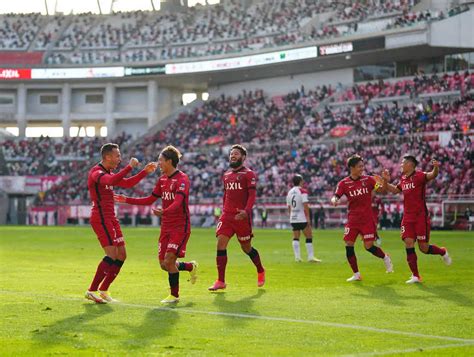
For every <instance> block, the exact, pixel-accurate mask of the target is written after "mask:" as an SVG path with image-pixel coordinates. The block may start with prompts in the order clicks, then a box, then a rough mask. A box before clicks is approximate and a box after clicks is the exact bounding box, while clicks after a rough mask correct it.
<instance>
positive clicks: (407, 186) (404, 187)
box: [402, 182, 415, 191]
mask: <svg viewBox="0 0 474 357" xmlns="http://www.w3.org/2000/svg"><path fill="white" fill-rule="evenodd" d="M413 188H415V184H414V183H413V182H410V183H405V184H403V185H402V191H406V190H411V189H413Z"/></svg>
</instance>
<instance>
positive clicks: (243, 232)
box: [216, 214, 253, 243]
mask: <svg viewBox="0 0 474 357" xmlns="http://www.w3.org/2000/svg"><path fill="white" fill-rule="evenodd" d="M234 234H235V235H236V236H237V239H238V240H239V242H241V243H245V242H247V241H251V240H252V238H253V233H252V224H251V222H250V217H249V218H247V219H244V220H242V221H237V220H236V219H235V218H234V216H233V215H229V214H224V215H222V216H221V217H220V218H219V222H217V227H216V237H217V236H220V235H224V236H226V237H229V238H230V237H232V236H233V235H234Z"/></svg>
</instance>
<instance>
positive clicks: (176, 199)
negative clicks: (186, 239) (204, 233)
mask: <svg viewBox="0 0 474 357" xmlns="http://www.w3.org/2000/svg"><path fill="white" fill-rule="evenodd" d="M189 188H190V182H189V178H188V176H187V175H186V174H185V173H184V172H182V171H180V170H176V171H175V172H174V173H173V174H172V175H171V176H167V175H162V176H161V177H160V178H159V179H158V181H157V182H156V185H155V188H154V189H153V191H152V193H151V195H150V196H148V197H142V198H133V197H127V199H126V202H127V203H129V204H134V205H151V204H152V203H153V202H155V201H156V200H157V199H158V198H161V203H162V206H163V214H162V218H161V229H164V230H168V229H173V228H176V227H184V230H185V232H190V231H191V221H190V217H189Z"/></svg>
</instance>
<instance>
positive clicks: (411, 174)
mask: <svg viewBox="0 0 474 357" xmlns="http://www.w3.org/2000/svg"><path fill="white" fill-rule="evenodd" d="M431 163H432V165H433V170H432V171H431V172H423V171H421V170H416V166H417V165H418V160H417V159H416V158H415V157H414V156H412V155H405V156H404V157H403V160H402V163H401V172H402V177H401V179H400V182H399V183H398V184H396V185H391V184H389V183H388V182H389V181H390V174H389V172H388V170H384V171H383V173H382V177H383V185H384V186H383V187H384V188H385V189H386V190H387V191H389V192H392V193H396V194H398V193H403V218H402V225H401V236H402V240H403V241H404V242H405V248H406V252H407V262H408V266H409V267H410V270H411V273H412V275H411V277H410V278H409V279H408V280H407V281H406V283H407V284H414V283H420V282H421V276H420V274H419V272H418V262H417V260H418V258H417V256H416V252H415V242H418V248H419V249H420V250H421V251H422V252H423V253H425V254H433V255H441V257H442V258H443V261H444V263H445V264H446V265H451V257H450V256H449V254H448V250H447V249H446V248H444V247H442V248H439V247H437V246H436V245H434V244H429V242H430V224H431V222H430V214H429V212H428V208H427V207H426V184H427V183H428V182H429V181H432V180H434V179H435V178H436V177H437V176H438V173H439V162H438V161H436V160H435V159H433V160H431Z"/></svg>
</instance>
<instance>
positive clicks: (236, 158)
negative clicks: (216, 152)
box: [229, 144, 247, 169]
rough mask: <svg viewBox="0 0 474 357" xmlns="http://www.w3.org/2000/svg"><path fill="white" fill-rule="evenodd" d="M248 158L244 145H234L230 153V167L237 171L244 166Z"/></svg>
mask: <svg viewBox="0 0 474 357" xmlns="http://www.w3.org/2000/svg"><path fill="white" fill-rule="evenodd" d="M246 158H247V149H246V148H244V147H243V146H242V145H238V144H236V145H233V146H232V147H231V148H230V153H229V166H230V167H232V168H233V169H236V168H238V167H240V166H242V165H243V164H244V161H245V159H246Z"/></svg>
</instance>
